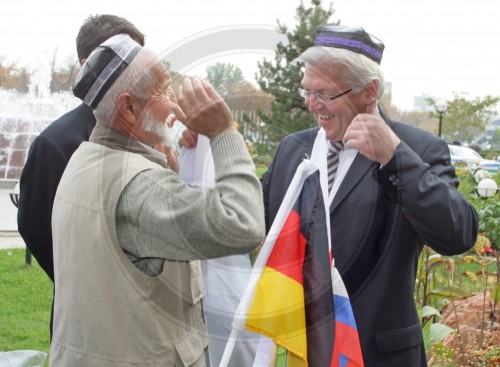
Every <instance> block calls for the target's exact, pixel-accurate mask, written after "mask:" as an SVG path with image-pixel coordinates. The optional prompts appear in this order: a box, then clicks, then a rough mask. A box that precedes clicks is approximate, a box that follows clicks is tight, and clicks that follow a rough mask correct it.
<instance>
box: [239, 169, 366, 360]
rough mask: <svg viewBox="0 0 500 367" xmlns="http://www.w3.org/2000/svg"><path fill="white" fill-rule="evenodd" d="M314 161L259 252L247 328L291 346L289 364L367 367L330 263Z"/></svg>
mask: <svg viewBox="0 0 500 367" xmlns="http://www.w3.org/2000/svg"><path fill="white" fill-rule="evenodd" d="M311 165H312V167H311ZM314 167H315V165H314V164H312V163H311V162H310V161H304V162H303V163H302V164H301V165H300V166H299V168H298V169H297V173H296V177H294V180H296V182H294V181H292V183H291V184H290V188H289V190H288V192H287V195H286V196H285V199H284V200H283V204H282V207H281V208H280V212H278V215H277V217H276V220H275V222H274V223H273V227H272V228H271V231H270V233H269V235H268V238H267V239H266V243H265V244H264V247H263V249H262V250H261V254H260V255H259V258H261V257H264V258H265V261H263V262H261V264H263V265H261V269H262V270H261V273H260V277H259V279H258V281H257V282H256V285H255V288H254V292H253V297H251V298H250V299H249V300H250V302H249V306H248V308H247V310H248V311H247V314H246V322H245V327H246V329H248V330H251V331H254V332H257V333H259V334H262V335H265V336H267V337H268V338H271V339H272V340H274V342H275V343H276V344H277V345H279V346H281V347H282V348H284V349H286V351H287V354H286V357H285V359H286V366H287V367H299V366H300V367H302V366H335V367H336V366H339V367H346V366H363V360H362V356H361V349H360V347H359V338H358V335H357V331H356V326H355V322H354V316H353V314H352V309H351V307H350V303H349V298H348V297H345V296H347V292H342V290H341V288H342V286H343V283H342V280H341V278H340V275H339V274H338V272H336V269H335V268H334V267H332V261H331V256H330V251H329V244H328V235H327V228H328V227H327V225H326V221H327V220H329V219H328V218H329V216H327V214H326V212H325V205H324V199H323V195H322V190H321V186H320V174H319V171H318V170H317V169H314ZM293 192H294V193H293ZM292 203H293V204H292ZM282 209H283V210H282ZM273 230H274V231H273ZM261 255H262V256H261ZM258 260H262V259H258ZM255 267H256V268H258V264H257V263H256V266H255ZM334 275H335V276H334ZM339 281H340V282H341V283H339ZM334 284H335V288H336V289H340V290H339V291H338V292H337V294H335V292H334ZM343 289H344V291H345V287H344V288H343ZM337 302H338V303H337ZM349 312H350V313H349ZM349 316H350V317H351V318H350V319H349ZM337 317H339V319H338V320H337V319H336V318H337Z"/></svg>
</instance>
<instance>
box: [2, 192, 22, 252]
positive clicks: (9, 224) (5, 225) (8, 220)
mask: <svg viewBox="0 0 500 367" xmlns="http://www.w3.org/2000/svg"><path fill="white" fill-rule="evenodd" d="M11 192H12V189H8V188H1V189H0V249H6V248H24V247H25V244H24V242H23V239H22V238H21V236H20V235H19V232H17V208H16V206H15V205H14V204H13V203H12V201H11V200H10V195H9V194H10V193H11Z"/></svg>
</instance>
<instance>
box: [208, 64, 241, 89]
mask: <svg viewBox="0 0 500 367" xmlns="http://www.w3.org/2000/svg"><path fill="white" fill-rule="evenodd" d="M207 78H208V80H209V81H210V84H212V85H213V87H214V88H215V90H217V91H219V92H222V93H223V92H228V91H227V88H228V85H229V84H234V83H239V82H243V81H244V80H245V78H243V72H242V71H241V69H240V68H239V67H237V66H235V65H233V64H231V63H220V62H218V63H216V64H214V65H210V66H209V67H207Z"/></svg>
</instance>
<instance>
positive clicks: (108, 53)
mask: <svg viewBox="0 0 500 367" xmlns="http://www.w3.org/2000/svg"><path fill="white" fill-rule="evenodd" d="M141 49H142V47H141V45H139V44H138V43H137V42H135V41H134V40H133V39H132V38H130V36H129V35H127V34H117V35H116V36H113V37H111V38H109V39H107V40H106V41H104V42H103V43H101V45H99V47H97V48H96V49H95V50H94V51H93V52H92V53H91V54H90V56H89V57H88V59H87V60H86V61H85V63H84V64H83V65H82V67H81V69H80V71H79V72H78V75H77V76H76V79H75V82H74V83H73V94H74V95H75V96H76V97H78V98H79V99H81V100H82V101H83V103H85V104H86V105H88V106H90V107H91V108H93V109H94V108H96V107H97V105H98V104H99V102H100V101H101V99H102V97H104V95H105V94H106V92H107V91H108V90H109V88H110V87H111V86H112V85H113V83H114V82H115V81H116V79H118V77H119V76H120V75H121V73H123V71H124V70H125V69H126V68H127V66H128V65H129V64H130V63H131V62H132V60H133V59H134V58H135V56H136V55H137V54H138V53H139V51H140V50H141Z"/></svg>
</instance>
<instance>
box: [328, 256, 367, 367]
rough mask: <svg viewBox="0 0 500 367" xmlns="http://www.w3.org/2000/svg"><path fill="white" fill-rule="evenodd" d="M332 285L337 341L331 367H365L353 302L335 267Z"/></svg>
mask: <svg viewBox="0 0 500 367" xmlns="http://www.w3.org/2000/svg"><path fill="white" fill-rule="evenodd" d="M332 284H333V303H334V304H335V340H334V346H333V358H332V364H331V367H363V365H364V364H363V355H362V353H361V346H360V343H359V335H358V329H357V328H356V321H355V319H354V314H353V312H352V307H351V301H350V300H349V295H348V294H347V290H346V288H345V285H344V282H343V281H342V278H341V276H340V274H339V272H338V270H337V268H336V267H335V266H332Z"/></svg>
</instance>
